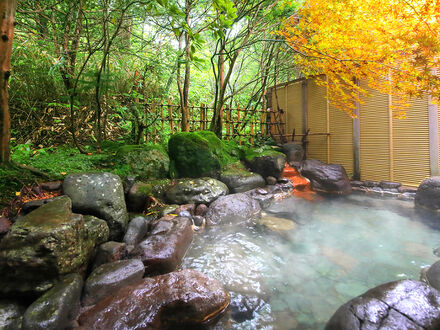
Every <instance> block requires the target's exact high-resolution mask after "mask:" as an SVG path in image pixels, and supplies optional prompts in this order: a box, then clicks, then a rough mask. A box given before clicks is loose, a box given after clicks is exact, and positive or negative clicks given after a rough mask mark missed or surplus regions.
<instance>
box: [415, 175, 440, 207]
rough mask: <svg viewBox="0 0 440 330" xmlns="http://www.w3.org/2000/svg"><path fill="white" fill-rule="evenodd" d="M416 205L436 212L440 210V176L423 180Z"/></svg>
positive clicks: (418, 190)
mask: <svg viewBox="0 0 440 330" xmlns="http://www.w3.org/2000/svg"><path fill="white" fill-rule="evenodd" d="M415 205H416V206H417V207H421V208H424V209H428V210H431V211H435V212H437V211H439V210H440V176H433V177H430V178H428V179H426V180H423V182H422V183H421V184H420V186H419V188H418V189H417V194H416V198H415Z"/></svg>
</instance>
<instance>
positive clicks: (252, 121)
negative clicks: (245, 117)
mask: <svg viewBox="0 0 440 330" xmlns="http://www.w3.org/2000/svg"><path fill="white" fill-rule="evenodd" d="M254 124H255V122H254V118H251V145H254Z"/></svg>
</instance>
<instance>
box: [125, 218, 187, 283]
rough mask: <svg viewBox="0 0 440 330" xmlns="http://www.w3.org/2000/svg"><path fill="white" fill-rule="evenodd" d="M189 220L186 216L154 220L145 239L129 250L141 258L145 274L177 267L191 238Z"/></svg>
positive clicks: (134, 255)
mask: <svg viewBox="0 0 440 330" xmlns="http://www.w3.org/2000/svg"><path fill="white" fill-rule="evenodd" d="M191 225H192V223H191V221H190V220H189V219H187V218H179V217H177V218H173V219H171V220H161V219H159V220H156V221H154V222H153V223H152V224H151V230H150V233H149V235H148V236H147V238H146V239H145V240H143V241H142V242H140V243H139V244H138V245H137V246H136V248H135V249H134V250H133V251H132V252H131V254H130V256H131V257H132V258H138V259H140V260H142V262H143V263H144V265H145V273H146V274H147V275H156V274H164V273H168V272H171V271H173V270H175V269H176V268H177V266H179V265H180V263H181V262H182V259H183V256H184V255H185V253H186V251H187V249H188V248H189V246H190V244H191V242H192V239H193V230H192V228H191Z"/></svg>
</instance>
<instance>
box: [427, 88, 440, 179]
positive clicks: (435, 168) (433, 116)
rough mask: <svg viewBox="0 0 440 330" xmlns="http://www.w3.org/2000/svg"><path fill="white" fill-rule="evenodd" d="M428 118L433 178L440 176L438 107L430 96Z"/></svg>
mask: <svg viewBox="0 0 440 330" xmlns="http://www.w3.org/2000/svg"><path fill="white" fill-rule="evenodd" d="M428 116H429V117H428V118H429V121H428V122H429V158H430V167H431V176H436V175H439V151H438V149H439V138H438V105H437V104H436V103H434V102H433V98H432V95H428Z"/></svg>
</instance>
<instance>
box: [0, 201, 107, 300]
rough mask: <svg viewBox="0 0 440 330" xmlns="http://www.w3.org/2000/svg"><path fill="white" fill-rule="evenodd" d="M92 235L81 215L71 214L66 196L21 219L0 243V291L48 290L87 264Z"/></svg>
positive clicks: (6, 292) (91, 251) (31, 291)
mask: <svg viewBox="0 0 440 330" xmlns="http://www.w3.org/2000/svg"><path fill="white" fill-rule="evenodd" d="M89 229H90V227H89ZM92 232H93V231H92ZM92 232H90V233H89V232H88V228H87V227H86V225H85V223H84V219H83V216H82V215H80V214H73V213H72V211H71V201H70V198H69V197H67V196H62V197H59V198H57V199H55V200H54V201H53V202H51V203H48V204H45V205H43V206H41V207H39V208H38V209H36V210H35V211H33V212H31V213H29V214H27V215H25V216H23V217H21V218H20V219H19V220H17V221H16V222H15V223H14V225H13V226H12V227H11V230H10V231H9V232H8V234H7V235H6V236H5V237H4V238H3V239H2V240H1V242H0V282H1V285H0V292H1V293H3V294H14V293H22V294H38V293H42V292H44V291H46V290H48V289H49V288H51V287H52V285H53V282H54V280H55V278H56V277H58V276H59V275H64V274H67V273H71V272H75V271H77V270H78V269H79V268H81V267H83V266H84V265H85V264H86V263H87V262H88V260H89V258H90V257H91V255H92V253H93V249H94V247H95V245H96V243H97V241H99V239H98V238H97V237H96V236H95V235H93V234H92Z"/></svg>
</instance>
